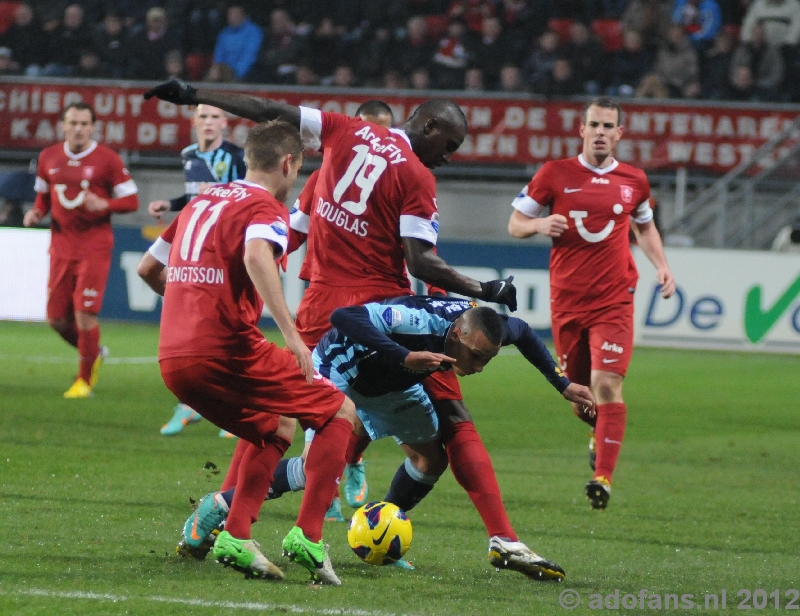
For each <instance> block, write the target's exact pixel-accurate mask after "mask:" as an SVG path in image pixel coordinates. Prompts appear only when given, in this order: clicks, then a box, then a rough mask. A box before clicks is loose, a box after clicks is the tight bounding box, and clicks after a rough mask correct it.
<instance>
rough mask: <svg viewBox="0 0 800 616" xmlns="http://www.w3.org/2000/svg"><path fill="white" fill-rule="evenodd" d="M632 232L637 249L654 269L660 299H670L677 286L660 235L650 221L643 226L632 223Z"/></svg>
mask: <svg viewBox="0 0 800 616" xmlns="http://www.w3.org/2000/svg"><path fill="white" fill-rule="evenodd" d="M633 231H634V233H635V234H636V239H637V240H638V242H639V248H641V249H642V252H644V254H645V255H646V256H647V258H648V259H650V263H652V264H653V266H654V267H655V268H656V279H657V280H658V284H660V285H661V290H660V292H661V297H663V298H667V297H671V296H672V295H673V294H674V293H675V289H676V287H677V284H676V282H675V278H674V277H673V275H672V271H670V269H669V264H667V257H666V255H664V244H663V243H662V242H661V234H659V232H658V229H656V225H655V223H654V222H653V221H652V220H651V221H649V222H646V223H644V224H639V223H637V222H634V223H633Z"/></svg>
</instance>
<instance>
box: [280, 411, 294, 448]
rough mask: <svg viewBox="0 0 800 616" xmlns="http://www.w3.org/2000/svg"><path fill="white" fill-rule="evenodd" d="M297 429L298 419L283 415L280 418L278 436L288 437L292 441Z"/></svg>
mask: <svg viewBox="0 0 800 616" xmlns="http://www.w3.org/2000/svg"><path fill="white" fill-rule="evenodd" d="M296 430H297V420H296V419H294V418H292V417H283V416H281V417H280V419H279V420H278V429H277V430H276V431H275V434H276V435H277V436H280V437H281V438H283V439H286V440H287V441H289V442H290V443H291V442H292V439H293V438H294V433H295V432H296Z"/></svg>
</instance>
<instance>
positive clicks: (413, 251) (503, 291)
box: [403, 237, 517, 312]
mask: <svg viewBox="0 0 800 616" xmlns="http://www.w3.org/2000/svg"><path fill="white" fill-rule="evenodd" d="M403 248H404V252H405V258H406V265H407V266H408V271H409V272H410V273H411V275H412V276H414V278H419V279H420V280H422V281H423V282H426V283H428V284H429V285H433V286H435V287H440V288H442V289H444V290H445V291H447V292H448V293H458V294H459V295H465V296H467V297H475V298H477V299H482V300H485V301H487V302H495V303H498V304H503V305H505V306H508V307H509V309H510V310H511V311H512V312H513V311H515V310H516V309H517V289H516V287H515V286H514V285H513V284H512V283H511V281H512V280H513V276H512V277H509V278H506V279H505V280H490V281H489V282H479V281H477V280H475V279H474V278H470V277H469V276H464V275H463V274H459V273H458V272H457V271H456V270H454V269H453V268H452V267H450V266H449V265H448V264H447V263H446V262H445V261H444V259H442V258H441V257H439V255H437V254H436V252H435V251H434V250H433V245H432V244H429V243H428V242H425V241H423V240H419V239H416V238H413V237H404V238H403Z"/></svg>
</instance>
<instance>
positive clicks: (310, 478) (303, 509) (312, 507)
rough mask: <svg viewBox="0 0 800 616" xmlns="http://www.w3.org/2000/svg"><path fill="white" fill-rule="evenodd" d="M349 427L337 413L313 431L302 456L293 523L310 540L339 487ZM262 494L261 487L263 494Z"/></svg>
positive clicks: (319, 531) (316, 536) (319, 533)
mask: <svg viewBox="0 0 800 616" xmlns="http://www.w3.org/2000/svg"><path fill="white" fill-rule="evenodd" d="M352 431H353V424H351V423H350V422H349V421H347V420H346V419H342V418H341V417H334V418H333V419H331V420H330V421H329V422H328V423H327V424H325V425H324V426H323V427H322V429H321V430H318V431H317V433H316V434H315V435H314V440H313V441H311V448H310V449H309V450H308V457H307V458H306V489H305V492H303V502H302V503H301V504H300V513H299V514H297V526H299V527H300V529H301V530H302V531H303V534H304V535H305V536H306V539H309V540H310V541H314V542H317V541H319V540H320V539H322V522H323V520H324V519H325V512H326V511H327V510H328V507H329V506H330V504H331V502H332V501H333V497H334V496H335V495H336V491H337V490H338V489H339V483H338V480H339V479H341V477H342V471H344V459H345V453H346V449H347V448H346V443H347V442H348V441H349V438H350V433H351V432H352ZM271 480H272V476H271V475H270V481H271ZM267 487H269V486H267ZM237 491H238V486H237ZM266 495H267V492H266V491H265V492H264V496H266Z"/></svg>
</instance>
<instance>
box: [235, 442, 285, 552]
mask: <svg viewBox="0 0 800 616" xmlns="http://www.w3.org/2000/svg"><path fill="white" fill-rule="evenodd" d="M289 445H291V443H290V442H289V441H287V440H286V439H284V438H281V437H280V436H275V435H273V436H272V438H271V439H270V440H268V441H266V442H265V443H264V448H263V449H261V448H259V447H256V446H255V445H251V446H250V447H248V448H247V449H246V451H245V452H244V454H243V455H242V457H241V460H240V464H239V478H238V481H237V482H236V492H235V494H234V495H233V501H232V502H231V510H230V513H229V514H228V519H227V520H226V522H225V530H227V531H228V532H229V533H230V534H231V535H233V536H234V537H236V538H237V539H250V527H251V526H252V524H253V522H255V521H256V520H258V512H259V511H260V510H261V505H262V504H263V503H264V499H265V498H266V497H267V492H269V486H270V485H272V474H273V473H274V472H275V467H276V466H278V462H280V459H281V458H282V457H283V454H285V453H286V450H287V449H289ZM237 449H238V447H237Z"/></svg>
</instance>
